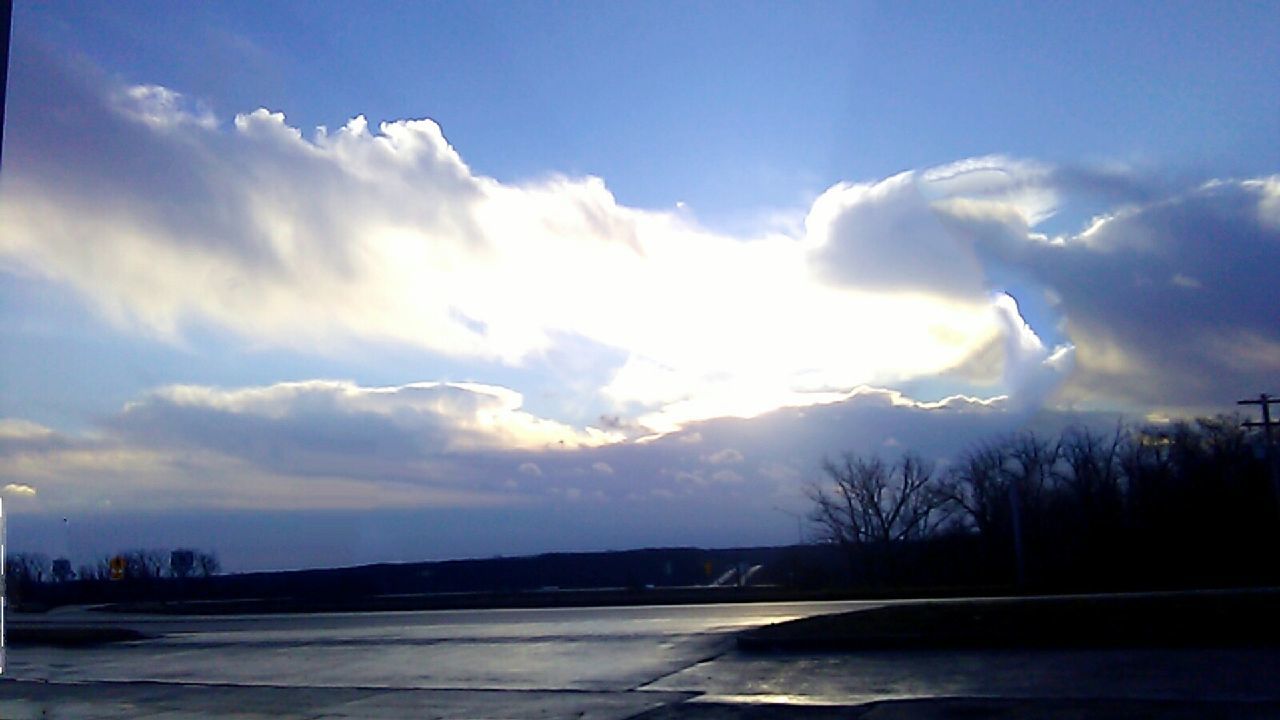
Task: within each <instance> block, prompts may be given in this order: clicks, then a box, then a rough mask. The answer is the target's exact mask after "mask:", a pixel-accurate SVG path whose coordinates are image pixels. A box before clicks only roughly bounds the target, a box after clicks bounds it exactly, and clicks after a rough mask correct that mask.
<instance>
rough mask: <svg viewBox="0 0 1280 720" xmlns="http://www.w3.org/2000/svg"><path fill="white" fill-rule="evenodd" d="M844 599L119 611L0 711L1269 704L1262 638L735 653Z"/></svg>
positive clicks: (1047, 712)
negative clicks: (767, 628) (374, 610)
mask: <svg viewBox="0 0 1280 720" xmlns="http://www.w3.org/2000/svg"><path fill="white" fill-rule="evenodd" d="M846 609H849V606H848V605H837V604H820V605H795V604H789V605H782V604H779V605H764V606H758V605H757V606H741V607H739V608H733V607H727V608H726V607H723V606H722V607H718V608H704V607H700V606H686V607H672V608H612V609H576V610H544V611H509V612H481V613H475V612H468V613H400V614H396V613H388V614H374V615H351V616H314V617H302V616H293V617H271V618H268V617H258V618H253V617H248V618H236V619H218V620H199V619H182V618H178V619H165V620H163V621H159V620H148V619H145V618H134V619H132V620H131V621H130V622H133V623H134V626H138V627H142V628H143V629H144V630H146V631H147V634H149V635H159V637H155V638H153V639H148V640H142V641H135V642H125V643H119V644H114V645H108V646H101V647H97V648H57V647H38V648H37V647H25V648H10V649H9V652H8V657H7V660H8V666H7V667H6V668H5V677H4V678H3V679H0V718H3V719H5V720H10V719H12V720H26V719H27V718H33V719H34V718H63V719H64V720H119V719H122V718H140V719H142V720H160V719H164V720H176V719H178V718H238V719H241V720H244V719H248V718H271V719H272V720H319V719H322V718H324V719H329V720H340V719H355V718H370V719H373V720H381V719H384V718H591V719H596V720H626V719H632V720H677V719H680V720H754V719H756V718H774V717H795V718H806V719H812V720H825V719H827V718H868V719H870V720H895V719H901V720H908V719H911V720H928V719H933V718H938V719H941V718H947V719H948V720H958V719H960V718H1047V719H1049V720H1057V719H1059V718H1062V719H1064V720H1065V719H1066V718H1095V717H1101V718H1112V717H1114V718H1122V717H1123V718H1150V719H1152V720H1159V719H1166V718H1167V719H1180V718H1192V717H1195V718H1202V717H1209V718H1213V717H1222V718H1245V719H1252V718H1280V649H1275V648H1265V647H1262V648H1258V647H1253V648H1250V647H1235V648H1217V649H1213V648H1207V649H1193V648H1182V649H1170V648H1166V649H1146V650H1142V649H1125V648H1111V649H1107V650H1085V649H1073V650H1048V649H1039V650H1016V649H1003V650H997V649H991V650H967V651H959V650H950V651H924V650H899V651H888V650H877V651H862V652H785V653H784V652H750V651H743V650H739V649H736V646H735V643H734V637H735V633H736V632H737V631H739V630H741V629H743V628H749V627H753V626H757V625H760V624H763V623H767V622H774V621H778V620H786V619H791V618H796V617H805V616H809V615H814V614H819V613H828V612H839V611H842V610H846ZM73 619H74V620H76V621H77V622H80V621H83V618H73ZM50 621H51V622H52V621H56V619H53V620H50Z"/></svg>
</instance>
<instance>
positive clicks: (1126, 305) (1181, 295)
mask: <svg viewBox="0 0 1280 720" xmlns="http://www.w3.org/2000/svg"><path fill="white" fill-rule="evenodd" d="M1277 197H1280V182H1277V181H1276V180H1275V179H1270V180H1265V179H1264V180H1253V181H1222V182H1212V183H1208V184H1205V185H1203V186H1201V187H1199V188H1196V189H1194V190H1191V191H1189V192H1186V193H1183V194H1179V195H1175V196H1172V197H1165V198H1163V199H1160V200H1158V201H1151V202H1146V203H1143V204H1136V205H1129V206H1126V207H1124V208H1122V209H1120V210H1117V211H1115V212H1113V213H1111V214H1109V215H1105V216H1101V217H1099V218H1098V219H1097V220H1095V222H1094V223H1093V224H1092V225H1091V227H1090V228H1089V229H1087V230H1086V231H1084V232H1081V233H1079V234H1076V235H1073V236H1070V237H1065V238H1057V239H1054V240H1049V239H1036V238H1033V237H1030V236H1029V235H1028V233H1027V232H1026V230H1025V228H1021V227H1018V226H1016V225H1010V224H1008V223H1005V222H1001V221H1000V219H999V218H996V217H993V216H990V215H988V216H985V217H984V216H982V215H981V214H969V215H965V214H963V213H953V212H952V211H951V210H950V209H947V208H944V209H942V210H941V211H940V212H942V213H943V215H947V216H948V225H950V226H951V227H952V228H953V229H955V230H956V231H957V232H959V233H964V234H967V235H968V236H969V237H970V238H972V239H973V241H975V242H977V243H979V244H981V245H982V246H983V247H984V249H985V250H986V251H987V252H990V253H991V254H992V256H993V257H994V258H995V259H997V260H998V261H1000V262H1003V263H1008V264H1010V265H1012V266H1015V267H1018V268H1020V269H1022V270H1024V271H1026V272H1028V273H1029V274H1030V275H1031V276H1032V277H1034V278H1035V279H1037V280H1038V281H1039V282H1041V283H1043V285H1044V287H1045V288H1046V289H1047V290H1048V291H1049V292H1050V293H1051V294H1052V296H1053V297H1054V299H1055V301H1056V303H1057V310H1058V311H1059V312H1060V313H1061V316H1062V318H1063V320H1064V322H1065V331H1066V334H1067V335H1068V337H1069V338H1070V340H1071V342H1072V343H1073V344H1074V345H1075V348H1076V353H1075V361H1076V372H1075V373H1074V375H1073V377H1072V379H1071V382H1070V384H1069V385H1068V386H1067V387H1066V388H1065V389H1064V394H1063V395H1062V396H1061V398H1062V399H1065V400H1068V401H1082V402H1088V403H1091V404H1095V405H1100V404H1106V403H1108V402H1110V403H1112V404H1115V403H1124V404H1127V405H1128V406H1130V407H1146V408H1163V409H1178V408H1183V409H1206V408H1218V407H1222V406H1224V405H1229V404H1230V403H1231V401H1232V400H1234V399H1235V398H1236V397H1237V396H1239V395H1248V394H1251V393H1255V392H1258V391H1261V390H1265V389H1267V388H1268V387H1270V384H1271V383H1274V382H1275V379H1276V377H1277V376H1280V323H1277V322H1276V317H1277V312H1276V302H1275V291H1274V286H1275V279H1274V268H1276V267H1278V266H1280V221H1278V219H1277V214H1276V211H1275V207H1276V204H1277Z"/></svg>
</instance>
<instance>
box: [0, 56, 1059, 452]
mask: <svg viewBox="0 0 1280 720" xmlns="http://www.w3.org/2000/svg"><path fill="white" fill-rule="evenodd" d="M54 81H61V82H62V83H63V84H64V85H65V87H64V89H63V93H62V95H61V96H60V97H61V98H62V101H61V102H60V103H59V104H58V105H57V107H56V108H52V107H50V108H41V107H30V106H29V105H24V106H23V108H22V110H23V111H20V112H18V113H17V114H16V116H15V119H14V121H13V129H12V131H11V135H13V137H14V142H15V144H16V145H18V146H23V145H24V144H26V143H27V140H28V136H29V135H30V134H32V133H39V134H40V135H41V141H40V142H35V141H34V140H33V141H31V142H30V144H32V145H35V146H39V147H43V148H45V149H47V150H50V151H51V152H47V153H42V154H39V155H36V154H32V155H28V156H26V157H18V158H16V159H15V160H13V161H12V163H11V164H10V165H8V166H7V167H6V171H7V174H6V177H5V183H6V184H5V187H4V195H3V205H2V206H0V213H2V215H0V217H2V219H3V226H4V232H3V239H2V240H0V252H2V253H3V254H4V256H5V257H6V258H7V260H8V262H10V263H15V264H17V265H20V266H22V267H25V268H28V269H30V270H34V271H36V272H39V273H41V274H43V275H45V276H47V277H49V278H52V279H55V280H58V281H61V282H65V283H69V284H70V285H72V286H74V287H75V288H77V289H78V290H79V291H80V292H82V293H84V294H85V295H86V296H88V297H90V298H92V299H93V301H94V302H95V304H96V305H97V306H98V307H99V308H100V309H101V311H102V312H103V313H104V314H105V315H106V316H107V317H109V318H111V319H113V320H114V321H116V322H118V323H121V324H124V325H126V326H130V327H136V328H141V329H143V330H145V331H147V332H149V333H152V334H155V335H157V336H161V337H168V338H174V339H178V338H181V336H182V333H183V327H184V325H186V324H188V323H190V322H192V321H197V320H198V321H204V322H212V323H214V324H216V325H219V326H222V327H225V328H228V329H230V330H232V331H234V332H236V333H238V334H240V335H242V336H243V337H245V338H246V339H248V340H250V341H252V342H254V343H258V344H279V345H285V346H289V347H293V348H300V349H318V350H322V351H331V350H333V349H334V348H336V347H340V346H342V345H344V344H346V343H350V342H355V341H360V340H364V339H378V340H392V341H396V342H401V343H406V344H411V345H415V346H418V347H421V348H423V349H426V350H428V351H432V352H436V353H441V354H443V355H446V356H451V357H455V358H475V359H479V360H487V361H493V360H498V361H501V362H505V363H508V364H521V363H524V362H526V361H527V360H528V359H530V358H532V357H536V356H538V355H539V354H541V353H544V352H546V351H548V350H549V349H550V348H551V347H553V345H554V343H555V338H556V337H557V336H559V335H562V334H565V335H571V336H577V337H581V338H585V339H586V340H588V341H590V342H593V343H595V344H597V345H598V346H601V347H602V348H608V349H611V350H613V351H615V352H616V351H621V352H622V353H624V354H625V356H626V357H627V358H628V359H627V360H626V362H625V364H624V365H622V366H621V367H619V368H618V369H617V371H616V374H615V375H614V376H613V379H612V382H610V383H609V384H608V385H607V386H606V387H604V388H603V389H602V392H603V394H604V396H605V397H606V398H608V399H610V400H611V401H612V402H614V403H617V405H618V407H619V408H620V409H622V410H624V411H628V412H631V411H635V410H639V411H640V414H641V423H642V424H644V425H645V426H647V427H648V428H649V429H651V430H656V431H670V430H672V429H675V428H676V427H679V426H681V425H683V424H685V423H688V422H690V421H693V420H698V419H704V418H710V417H718V416H723V415H736V416H743V417H748V416H754V415H757V414H759V413H761V412H765V411H768V410H772V409H774V408H778V407H784V406H799V405H806V404H812V403H815V402H829V401H831V400H833V399H836V398H838V397H840V395H841V394H842V393H845V392H847V391H848V390H849V389H851V388H853V387H855V386H858V385H860V384H864V383H874V384H885V383H894V382H899V381H902V380H906V379H910V378H915V377H921V376H929V375H933V374H937V373H939V372H943V371H945V370H947V369H948V368H952V367H955V366H957V365H959V364H960V363H962V362H963V361H964V360H965V359H966V358H967V357H968V356H970V355H971V354H973V353H974V352H976V351H977V350H978V349H980V348H982V347H984V346H986V345H988V344H989V343H991V342H993V341H994V340H996V339H997V338H998V337H999V336H1000V335H1001V333H1002V332H1005V331H1006V327H1007V323H1005V321H1004V320H1003V317H1004V315H1005V314H1007V312H1008V308H1007V307H1002V306H1000V305H999V303H997V302H993V301H992V300H991V296H990V295H989V294H988V292H987V291H986V290H985V279H984V277H983V274H982V269H981V266H980V263H979V262H978V260H977V258H976V256H975V254H974V253H973V251H972V249H971V248H968V247H966V246H964V244H962V243H957V242H956V241H955V240H954V239H953V238H951V237H950V234H949V233H948V232H947V231H946V230H945V229H944V228H943V227H942V226H941V225H940V224H938V222H937V221H936V220H935V219H934V218H933V215H932V212H931V211H930V205H929V203H930V202H932V201H931V200H927V199H926V195H928V194H934V195H936V194H938V193H939V192H942V193H944V194H948V197H951V196H963V195H964V194H965V193H969V192H971V190H972V189H971V188H969V187H966V186H964V183H962V182H960V181H959V180H957V177H962V176H963V175H964V172H966V171H967V168H966V167H963V166H961V167H958V168H956V169H953V170H947V171H932V172H931V173H925V174H923V175H917V174H914V173H905V174H903V175H899V176H896V177H894V178H890V179H888V180H885V181H883V182H881V183H872V184H868V185H859V186H848V185H838V186H836V187H834V188H832V189H831V190H830V191H828V192H827V193H825V194H824V195H823V196H822V197H820V198H818V200H817V201H816V202H815V203H814V205H813V208H812V210H811V212H810V213H809V216H808V219H807V220H806V222H805V229H804V235H803V236H802V237H790V236H785V235H778V234H775V235H767V236H761V237H745V238H739V237H729V236H725V235H721V234H716V233H713V232H710V231H707V230H705V229H703V228H700V227H699V226H697V225H696V224H694V223H693V222H692V221H690V220H689V219H687V217H685V216H684V215H678V214H674V213H668V212H657V211H647V210H639V209H634V208H628V207H624V206H621V205H619V204H618V203H617V202H616V200H615V199H614V197H613V196H612V194H611V193H610V192H609V190H608V189H607V188H606V186H605V184H604V182H603V181H602V180H600V179H598V178H580V179H574V178H564V177H552V178H549V179H545V180H541V181H536V182H529V183H525V184H520V185H507V184H503V183H500V182H497V181H495V180H493V179H491V178H486V177H482V176H477V175H475V174H474V173H472V172H471V171H470V169H469V168H468V167H467V166H466V164H465V163H464V162H463V160H462V159H461V157H460V156H459V154H458V153H457V152H456V151H455V150H454V148H452V147H451V146H450V145H449V144H448V142H447V141H446V140H445V138H444V136H443V134H442V133H441V130H440V128H439V127H438V126H437V125H436V124H435V123H433V122H431V121H429V120H407V121H400V122H393V123H383V124H381V125H380V126H379V128H378V130H377V131H376V132H371V131H370V129H369V128H368V126H367V124H366V122H365V121H364V119H363V118H359V117H358V118H356V119H355V120H352V121H351V122H349V123H348V124H347V125H346V126H344V127H342V128H340V129H338V130H336V131H332V132H331V131H327V130H325V129H323V128H321V129H319V130H318V131H317V132H316V133H314V134H313V135H312V136H311V137H310V138H307V137H304V135H303V133H302V132H300V131H299V130H298V129H296V128H293V127H290V126H289V125H288V124H287V122H286V120H285V118H284V116H283V115H282V114H279V113H271V112H268V111H266V110H258V111H255V112H251V113H248V114H244V115H238V116H236V118H235V120H234V123H232V125H231V127H229V128H225V127H219V126H218V125H217V123H216V122H215V121H214V119H213V118H212V116H210V115H209V114H208V112H207V111H206V110H204V109H202V108H199V109H191V108H188V107H187V105H189V103H186V102H185V101H184V100H183V98H182V97H181V95H179V94H178V93H175V92H173V91H171V90H168V89H166V88H161V87H156V86H135V87H124V88H112V87H106V88H104V87H99V86H98V85H97V84H95V81H96V82H98V84H101V82H102V81H101V79H100V78H85V77H79V76H73V75H70V74H69V73H68V74H67V75H64V76H62V77H58V78H55V80H51V82H54ZM77 94H78V95H79V96H80V97H79V98H77V97H76V95H77ZM77 100H81V101H83V102H77ZM55 110H56V111H55ZM77 113H79V114H82V115H83V116H82V117H73V118H72V119H67V116H68V115H69V114H70V115H73V116H74V115H76V114H77ZM86 124H87V125H88V129H86V127H85V125H86ZM86 132H87V133H88V134H89V135H91V136H93V137H95V138H101V139H102V141H101V142H95V143H94V147H93V149H92V150H91V152H93V153H97V154H98V155H99V157H96V158H89V159H88V160H87V161H86V159H85V158H83V157H81V156H79V155H77V156H74V157H73V156H72V152H73V150H72V148H74V147H75V146H76V145H77V143H76V142H73V140H74V137H82V136H84V134H85V133H86ZM64 140H65V142H63V141H64ZM121 165H122V166H125V167H129V168H131V171H130V172H129V173H128V174H127V175H125V176H124V177H116V176H111V177H107V176H106V174H107V173H108V172H114V168H115V167H117V166H121ZM993 168H998V169H999V172H998V173H997V172H996V171H995V170H993ZM67 172H71V173H75V174H78V177H77V178H76V181H75V182H65V181H63V178H62V175H63V174H65V173H67ZM973 172H980V173H982V174H983V177H982V178H980V179H981V181H982V182H980V183H977V184H979V185H981V186H982V187H980V188H979V192H977V193H975V194H976V195H978V196H981V197H983V198H988V197H989V196H990V194H991V192H990V189H989V186H990V185H991V181H990V178H989V177H987V176H990V175H993V174H994V175H998V176H999V178H1001V182H1002V183H1003V184H1004V185H1006V186H1007V185H1010V184H1011V183H1012V184H1015V185H1016V184H1017V182H1020V181H1019V180H1018V178H1017V177H1015V179H1014V180H1013V181H1010V180H1009V179H1008V178H1009V177H1010V176H1018V175H1019V174H1022V175H1029V176H1031V179H1032V180H1034V179H1035V177H1038V176H1039V175H1041V174H1043V173H1042V171H1040V170H1038V169H1034V170H1027V169H1026V168H1024V167H1023V166H1021V165H1019V164H1018V163H1003V161H1001V160H999V159H989V160H986V161H984V162H983V163H982V165H981V167H980V168H979V169H977V170H974V171H973ZM95 173H98V174H95ZM935 176H936V178H937V179H930V178H934V177H935ZM922 184H924V185H927V186H929V187H926V188H925V190H924V192H922V190H921V189H920V187H921V185H922ZM971 184H972V183H971ZM939 188H941V190H939ZM953 191H954V192H953ZM175 208H181V209H182V210H181V211H175V210H174V209H175ZM1023 328H1024V331H1026V332H1029V329H1026V328H1025V325H1024V326H1023Z"/></svg>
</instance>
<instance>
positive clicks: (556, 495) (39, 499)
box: [0, 0, 1280, 570]
mask: <svg viewBox="0 0 1280 720" xmlns="http://www.w3.org/2000/svg"><path fill="white" fill-rule="evenodd" d="M15 5H16V7H15V9H14V18H13V29H12V49H11V58H10V68H9V78H8V84H7V92H6V96H5V102H6V115H5V128H4V150H3V160H2V162H3V165H0V346H2V347H3V349H4V352H3V355H2V356H0V418H2V419H0V488H2V489H0V496H2V497H3V499H4V502H5V509H6V511H7V513H6V516H7V519H8V521H9V544H10V546H11V547H12V548H13V549H14V550H18V551H23V550H25V551H34V552H43V553H45V554H47V555H50V556H57V555H66V556H69V557H71V558H72V559H73V562H87V561H88V560H90V559H93V558H98V557H102V556H105V555H107V554H109V553H112V552H115V551H118V550H122V549H126V548H133V547H179V546H197V547H200V548H202V549H208V550H212V551H214V552H216V553H218V554H219V556H220V557H221V558H222V561H223V565H224V566H225V567H226V568H227V569H230V570H254V569H269V568H289V567H311V566H333V565H348V564H355V563H363V562H374V561H408V560H425V559H439V558H454V557H482V556H490V555H498V554H503V555H517V554H526V553H534V552H545V551H567V550H607V549H624V548H633V547H659V546H684V545H699V546H733V545H765V544H782V543H790V542H794V541H795V540H796V539H797V536H800V537H803V536H804V534H805V532H806V530H805V528H804V527H803V523H800V527H799V528H797V517H800V516H803V515H804V514H805V513H806V512H807V501H806V499H805V497H806V495H805V489H806V487H808V486H809V485H810V484H812V483H814V482H819V481H820V480H821V472H820V467H821V463H822V460H823V459H824V458H826V457H833V456H836V455H839V454H840V453H843V452H856V453H878V454H884V455H886V456H892V455H894V454H896V453H900V452H903V451H904V450H908V449H910V450H914V451H917V452H920V453H921V454H923V455H925V456H926V457H928V458H931V459H932V460H934V461H935V462H936V463H937V464H938V467H939V468H940V469H945V466H946V463H947V462H948V461H949V460H950V459H952V458H954V457H956V455H957V454H958V453H960V452H962V451H963V450H964V448H965V447H967V446H969V445H971V444H972V443H974V442H977V441H980V440H981V439H983V438H988V437H993V436H998V435H1001V434H1007V433H1013V432H1020V431H1025V430H1032V431H1037V432H1045V433H1052V432H1055V431H1057V430H1060V429H1062V428H1065V427H1070V426H1075V425H1088V426H1096V427H1108V426H1111V427H1113V426H1114V425H1115V423H1116V422H1117V421H1119V420H1126V421H1129V422H1143V421H1148V420H1153V421H1159V420H1164V419H1168V418H1178V417H1190V416H1195V415H1202V414H1216V413H1223V412H1234V411H1235V409H1236V406H1235V401H1236V400H1238V399H1242V398H1245V397H1248V396H1251V395H1256V394H1257V393H1259V392H1265V391H1271V392H1276V391H1277V390H1280V388H1277V387H1276V385H1275V383H1276V381H1277V377H1280V323H1278V322H1277V320H1276V317H1277V312H1276V297H1277V295H1276V291H1275V289H1274V288H1275V279H1274V269H1275V268H1276V267H1277V266H1280V262H1278V261H1280V143H1278V142H1276V138H1277V137H1280V92H1277V87H1276V84H1275V78H1276V77H1280V6H1277V5H1275V4H1273V3H1244V2H1235V3H1214V4H1209V3H1199V2H1188V3H1177V2H1161V3H1143V2H1133V3H1121V4H1119V5H1118V6H1117V5H1116V4H1113V3H1083V4H1078V5H1073V6H1071V7H1066V6H1058V5H1054V4H1044V3H1033V4H1012V3H982V4H956V3H933V2H904V3H857V2H842V3H817V2H796V3H719V2H699V3H688V2H681V3H675V2H672V3H662V2H644V3H640V2H621V3H587V2H564V3H516V4H512V3H487V2H475V3H380V4H378V5H376V6H353V5H351V4H349V3H338V2H308V3H296V4H295V3H284V2H279V3H249V2H220V3H199V4H197V3H190V4H182V5H175V4H173V3H171V2H160V3H151V2H123V3H109V4H106V3H104V4H91V3H80V2H23V1H22V0H19V1H18V2H16V3H15ZM797 530H799V532H797Z"/></svg>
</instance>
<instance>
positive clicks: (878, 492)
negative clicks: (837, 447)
mask: <svg viewBox="0 0 1280 720" xmlns="http://www.w3.org/2000/svg"><path fill="white" fill-rule="evenodd" d="M822 468H823V471H824V472H825V473H826V475H827V478H826V482H824V483H820V484H814V485H811V486H810V487H809V491H808V492H809V499H810V500H811V501H812V502H813V505H814V507H813V511H812V512H811V514H810V520H811V521H812V522H813V524H814V525H815V526H816V527H817V529H818V537H819V538H820V539H822V540H824V541H826V542H830V543H834V544H836V545H839V546H840V547H842V548H843V549H844V550H845V552H846V554H847V556H848V558H849V561H850V565H851V566H852V565H853V564H854V563H855V557H856V556H857V555H858V554H859V553H860V552H861V551H863V550H869V551H870V554H868V553H866V552H863V553H862V554H863V555H864V556H865V557H868V558H870V557H871V556H874V555H879V554H881V553H882V552H884V551H885V550H887V548H888V546H889V545H891V544H892V543H895V542H899V541H903V540H916V539H920V538H924V537H926V536H928V535H929V534H930V533H931V532H932V531H933V529H934V528H935V527H936V525H937V523H938V522H939V521H940V519H941V512H940V508H941V506H942V505H943V503H944V502H945V498H944V497H943V496H942V494H941V493H939V492H938V487H937V484H936V481H935V476H934V474H933V466H932V465H931V464H929V463H926V462H925V461H923V460H921V459H920V457H919V456H918V455H915V454H913V453H905V454H903V456H902V457H901V458H900V459H899V460H898V462H896V463H893V464H889V463H886V462H885V461H884V460H882V459H881V458H878V457H862V456H858V455H853V454H845V455H844V456H842V458H841V459H840V461H839V462H835V461H832V460H829V459H828V460H826V461H824V462H823V465H822ZM872 574H876V572H875V569H874V568H872Z"/></svg>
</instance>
